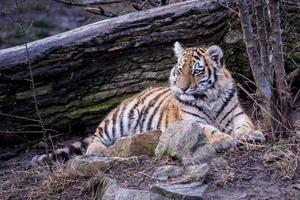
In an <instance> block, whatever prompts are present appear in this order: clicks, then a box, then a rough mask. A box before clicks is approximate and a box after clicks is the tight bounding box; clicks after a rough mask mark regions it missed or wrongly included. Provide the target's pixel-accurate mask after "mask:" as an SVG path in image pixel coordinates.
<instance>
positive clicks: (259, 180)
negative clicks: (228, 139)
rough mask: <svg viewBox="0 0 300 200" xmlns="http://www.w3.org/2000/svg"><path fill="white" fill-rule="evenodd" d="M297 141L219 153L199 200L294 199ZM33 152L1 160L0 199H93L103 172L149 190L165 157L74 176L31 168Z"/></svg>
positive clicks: (298, 186)
mask: <svg viewBox="0 0 300 200" xmlns="http://www.w3.org/2000/svg"><path fill="white" fill-rule="evenodd" d="M299 149H300V145H299V143H298V144H296V143H277V144H274V145H267V146H260V147H245V146H244V147H240V148H236V149H232V150H229V151H227V152H225V153H223V155H222V156H223V157H224V158H225V160H226V161H227V164H226V165H224V166H223V167H218V168H213V169H211V171H210V174H209V177H208V179H207V180H206V181H207V183H208V184H209V187H208V190H207V192H206V193H205V196H204V199H230V200H235V199H265V200H267V199H295V200H296V199H299V196H300V169H299V166H298V163H299V156H300V155H299ZM34 154H35V153H33V151H30V152H23V153H20V154H19V155H18V156H15V157H13V158H11V159H8V160H7V161H5V162H2V161H1V163H0V193H1V197H0V199H92V194H93V192H92V191H93V188H94V187H95V185H93V184H95V180H96V179H97V178H99V177H101V176H103V175H106V176H108V177H111V178H113V179H115V180H117V183H119V184H120V185H122V186H124V187H126V188H130V189H149V188H150V186H151V185H152V184H154V183H155V182H156V181H157V180H156V179H155V178H153V177H152V173H153V172H154V171H155V169H157V167H159V166H161V165H166V164H179V163H178V162H177V161H172V160H168V159H162V160H156V159H155V158H145V159H143V160H142V161H141V162H139V163H136V164H132V165H130V166H128V165H125V164H121V165H118V166H116V167H112V168H110V169H108V170H106V171H105V172H101V173H100V172H99V174H93V175H85V176H82V175H79V174H78V173H76V172H74V171H72V170H71V169H70V168H69V165H68V163H65V164H57V165H54V166H53V169H54V172H53V173H51V172H50V170H49V168H48V167H47V166H43V167H31V166H30V159H31V158H32V156H34Z"/></svg>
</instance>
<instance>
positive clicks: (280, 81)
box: [269, 0, 292, 136]
mask: <svg viewBox="0 0 300 200" xmlns="http://www.w3.org/2000/svg"><path fill="white" fill-rule="evenodd" d="M279 3H280V2H279V1H277V0H270V1H269V8H270V15H271V16H270V18H271V29H272V34H271V43H272V49H273V63H274V70H275V82H276V94H277V95H276V98H277V99H276V100H277V102H276V105H277V107H278V109H279V110H278V112H277V113H278V115H277V116H276V118H277V119H279V121H280V122H281V123H282V124H277V130H276V131H278V132H279V133H280V134H278V135H281V136H287V135H288V134H284V133H285V132H288V130H289V129H291V127H292V124H291V119H290V115H291V112H292V109H291V94H290V90H289V86H288V84H287V77H286V72H285V68H284V58H283V44H282V37H281V28H280V9H279Z"/></svg>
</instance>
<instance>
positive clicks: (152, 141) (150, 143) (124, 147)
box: [104, 131, 161, 157]
mask: <svg viewBox="0 0 300 200" xmlns="http://www.w3.org/2000/svg"><path fill="white" fill-rule="evenodd" d="M160 135H161V132H160V131H149V132H145V133H139V134H135V135H132V136H128V137H122V138H119V139H118V140H117V141H116V142H115V143H114V144H113V145H112V146H110V147H108V148H107V150H106V151H105V152H104V155H105V156H118V157H130V156H140V155H148V156H154V152H155V148H156V146H157V144H158V141H159V137H160Z"/></svg>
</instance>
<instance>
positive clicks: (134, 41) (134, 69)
mask: <svg viewBox="0 0 300 200" xmlns="http://www.w3.org/2000/svg"><path fill="white" fill-rule="evenodd" d="M219 2H220V1H219ZM228 12H229V11H228V9H226V8H224V7H223V6H221V5H220V4H219V3H217V2H216V1H209V0H207V1H197V0H193V1H187V2H182V3H177V4H172V5H168V6H163V7H159V8H154V9H151V10H147V11H142V12H135V13H131V14H127V15H123V16H120V17H116V18H111V19H108V20H103V21H99V22H96V23H93V24H89V25H87V26H83V27H79V28H76V29H74V30H71V31H68V32H65V33H62V34H59V35H55V36H52V37H48V38H45V39H42V40H38V41H36V42H32V43H29V44H28V49H29V54H30V58H29V57H28V55H27V54H26V49H25V47H24V46H17V47H12V48H8V49H3V50H0V88H1V89H0V110H1V112H2V113H6V114H10V115H17V116H23V117H26V118H30V119H31V118H35V110H34V105H33V101H32V92H31V90H30V82H29V81H28V80H29V79H30V76H29V69H28V62H29V59H30V61H31V65H32V68H33V75H34V79H35V82H36V94H37V98H38V104H39V108H40V110H41V112H42V115H43V118H44V119H45V123H46V125H47V126H49V127H51V128H55V129H59V130H66V129H69V127H71V130H72V129H73V130H72V131H79V130H80V131H83V130H85V128H88V127H91V126H94V125H95V124H97V123H98V122H99V121H100V120H101V118H102V117H103V116H104V115H105V114H106V113H107V112H108V111H109V110H110V109H112V108H113V107H115V106H116V105H117V104H118V103H119V102H120V101H122V100H123V99H125V98H127V97H128V96H130V95H132V94H134V93H137V92H139V91H141V90H143V89H144V88H147V87H149V86H156V85H162V84H165V83H166V82H167V80H168V75H169V70H170V68H171V67H172V65H173V64H174V62H175V59H174V58H173V55H172V50H171V49H172V45H173V42H174V41H176V40H179V41H182V42H184V43H187V44H188V43H193V45H195V44H197V43H198V44H204V43H218V41H220V39H221V38H222V37H223V36H224V34H225V33H226V31H227V29H228V23H227V21H226V20H227V18H228ZM0 117H1V116H0ZM23 124H24V121H22V120H17V119H14V120H12V119H11V118H7V117H4V116H2V117H1V124H0V129H1V130H7V129H9V128H15V127H19V126H21V125H23ZM74 127H76V128H75V130H74ZM78 127H81V128H82V129H79V128H78Z"/></svg>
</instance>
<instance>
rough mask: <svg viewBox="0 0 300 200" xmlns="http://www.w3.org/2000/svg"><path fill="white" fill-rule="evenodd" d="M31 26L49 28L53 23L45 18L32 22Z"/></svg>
mask: <svg viewBox="0 0 300 200" xmlns="http://www.w3.org/2000/svg"><path fill="white" fill-rule="evenodd" d="M33 26H34V27H38V28H51V27H53V24H52V23H51V21H49V20H47V19H38V20H36V21H34V22H33Z"/></svg>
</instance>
